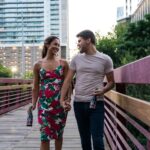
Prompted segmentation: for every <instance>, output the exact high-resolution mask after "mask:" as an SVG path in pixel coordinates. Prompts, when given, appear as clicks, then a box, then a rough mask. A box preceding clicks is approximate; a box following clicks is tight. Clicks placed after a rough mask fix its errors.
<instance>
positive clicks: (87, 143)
mask: <svg viewBox="0 0 150 150" xmlns="http://www.w3.org/2000/svg"><path fill="white" fill-rule="evenodd" d="M88 107H89V103H83V102H74V112H75V117H76V120H77V125H78V129H79V133H80V138H81V144H82V149H83V150H92V148H91V134H90V127H89V110H88Z"/></svg>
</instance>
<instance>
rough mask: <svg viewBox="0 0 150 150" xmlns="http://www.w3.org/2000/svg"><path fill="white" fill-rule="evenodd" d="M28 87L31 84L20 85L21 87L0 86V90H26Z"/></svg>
mask: <svg viewBox="0 0 150 150" xmlns="http://www.w3.org/2000/svg"><path fill="white" fill-rule="evenodd" d="M29 87H32V85H31V84H22V85H7V86H6V85H5V86H0V90H12V89H20V88H21V89H27V88H29Z"/></svg>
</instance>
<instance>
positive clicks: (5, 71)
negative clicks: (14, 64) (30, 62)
mask: <svg viewBox="0 0 150 150" xmlns="http://www.w3.org/2000/svg"><path fill="white" fill-rule="evenodd" d="M11 76H12V73H11V70H10V69H9V68H6V67H4V66H3V65H2V64H0V77H11Z"/></svg>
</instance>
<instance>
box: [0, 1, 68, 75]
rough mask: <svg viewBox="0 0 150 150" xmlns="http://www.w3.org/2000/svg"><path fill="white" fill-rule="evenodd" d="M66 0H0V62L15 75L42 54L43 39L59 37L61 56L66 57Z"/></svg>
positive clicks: (26, 68) (25, 70)
mask: <svg viewBox="0 0 150 150" xmlns="http://www.w3.org/2000/svg"><path fill="white" fill-rule="evenodd" d="M68 28H69V27H68V0H0V63H1V64H3V65H4V66H7V67H16V68H17V71H18V76H22V75H23V74H24V73H25V72H27V71H31V70H32V67H33V64H34V63H35V61H36V60H38V59H40V58H41V51H42V47H43V41H44V39H45V38H46V37H47V36H49V35H55V36H58V37H59V38H60V39H61V51H60V52H59V55H60V57H63V58H65V59H67V58H68V57H69V52H68V51H69V48H68Z"/></svg>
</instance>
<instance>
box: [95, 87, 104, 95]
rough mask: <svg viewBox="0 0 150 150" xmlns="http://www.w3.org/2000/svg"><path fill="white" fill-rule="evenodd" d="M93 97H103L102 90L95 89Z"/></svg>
mask: <svg viewBox="0 0 150 150" xmlns="http://www.w3.org/2000/svg"><path fill="white" fill-rule="evenodd" d="M93 95H95V96H102V95H104V90H102V89H96V90H95V91H94V93H93Z"/></svg>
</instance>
